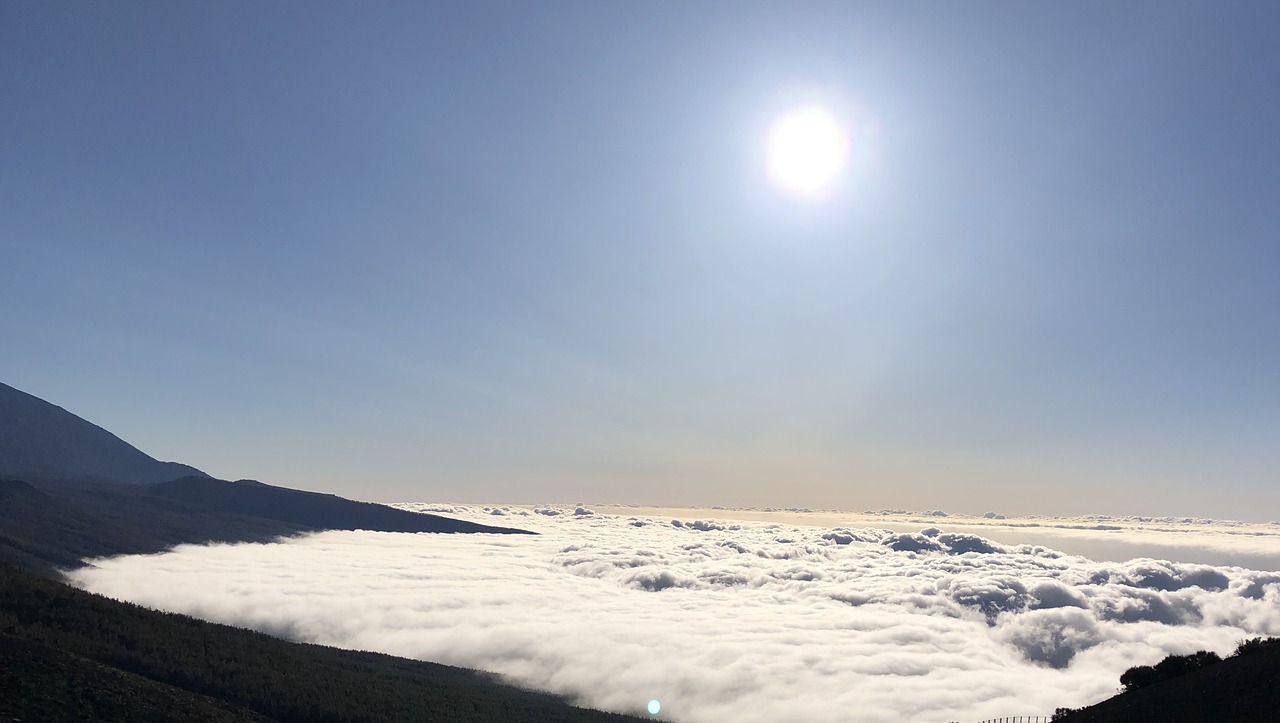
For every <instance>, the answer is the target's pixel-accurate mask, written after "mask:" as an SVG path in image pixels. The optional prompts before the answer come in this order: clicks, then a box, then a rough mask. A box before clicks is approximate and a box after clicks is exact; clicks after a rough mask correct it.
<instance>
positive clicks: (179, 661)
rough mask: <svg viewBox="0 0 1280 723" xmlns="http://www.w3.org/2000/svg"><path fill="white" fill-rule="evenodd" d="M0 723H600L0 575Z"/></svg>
mask: <svg viewBox="0 0 1280 723" xmlns="http://www.w3.org/2000/svg"><path fill="white" fill-rule="evenodd" d="M0 719H3V720H22V721H24V722H25V723H35V722H36V721H66V720H95V721H139V720H142V721H167V720H184V721H186V720H206V721H264V720H275V721H297V722H298V723H303V722H308V723H309V722H311V721H330V722H333V723H359V722H362V721H368V722H369V723H375V722H378V723H382V722H386V723H397V722H399V721H458V722H467V721H474V722H476V723H481V722H492V723H503V722H504V721H508V722H511V723H516V722H523V723H535V722H546V723H555V722H559V723H593V722H599V723H607V722H616V723H623V722H624V721H635V720H639V719H637V718H632V717H629V716H623V715H617V714H612V713H603V712H600V711H594V710H587V709H583V708H577V707H574V706H573V705H571V704H569V703H568V702H566V701H565V700H563V699H561V698H558V697H556V696H553V695H549V694H545V693H535V692H532V691H528V690H524V689H521V688H517V687H515V686H511V685H506V684H503V683H502V682H500V681H499V680H497V678H495V677H494V676H491V675H487V674H484V673H479V672H476V671H473V670H466V669H463V668H454V667H451V666H447V665H439V664H437V663H427V662H422V661H416V660H407V659H404V658H396V657H393V656H390V655H381V654H378V653H365V652H358V651H351V650H340V649H338V648H330V647H325V646H320V645H308V644H302V643H292V642H287V641H284V640H279V639H276V638H273V637H271V636H269V635H265V634H262V633H257V632H253V631H250V630H242V629H240V628H234V627H230V626H226V625H218V624H215V623H208V622H204V621H202V620H197V619H195V618H191V617H187V616H185V615H175V614H172V613H163V612H158V611H155V610H148V609H146V608H143V607H140V606H137V605H132V604H129V603H124V602H119V601H116V600H111V599H109V598H105V597H103V596H101V595H94V594H91V593H88V592H85V591H83V590H77V589H75V588H72V587H70V586H68V585H64V584H62V583H58V582H54V581H52V580H45V579H41V578H39V577H36V576H34V575H31V574H30V573H26V572H23V571H21V570H19V569H17V568H15V567H13V566H11V565H8V564H6V563H4V562H0Z"/></svg>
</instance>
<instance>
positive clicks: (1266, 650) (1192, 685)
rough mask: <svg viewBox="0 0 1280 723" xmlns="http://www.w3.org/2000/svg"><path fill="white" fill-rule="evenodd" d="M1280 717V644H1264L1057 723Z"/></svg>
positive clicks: (1200, 722) (1212, 722)
mask: <svg viewBox="0 0 1280 723" xmlns="http://www.w3.org/2000/svg"><path fill="white" fill-rule="evenodd" d="M1277 719H1280V645H1274V644H1273V645H1267V646H1261V647H1260V648H1259V649H1257V650H1254V651H1250V652H1247V653H1246V654H1237V655H1232V656H1230V657H1228V658H1226V659H1224V660H1222V661H1221V662H1217V663H1215V664H1213V665H1209V666H1206V667H1202V668H1200V669H1198V670H1194V671H1192V672H1188V673H1186V674H1184V675H1179V676H1176V677H1172V678H1169V679H1166V680H1161V681H1159V682H1156V683H1153V684H1151V685H1147V686H1144V687H1141V688H1137V689H1135V690H1129V691H1126V692H1124V693H1120V694H1119V695H1116V696H1114V697H1111V698H1108V699H1106V700H1104V701H1102V702H1101V703H1097V704H1094V705H1091V706H1089V707H1087V708H1081V709H1079V710H1074V711H1063V713H1062V714H1061V715H1059V716H1055V717H1054V721H1055V723H1057V722H1061V723H1220V722H1221V721H1258V722H1259V723H1261V721H1274V720H1277Z"/></svg>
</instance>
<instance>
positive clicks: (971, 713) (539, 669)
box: [69, 504, 1280, 723]
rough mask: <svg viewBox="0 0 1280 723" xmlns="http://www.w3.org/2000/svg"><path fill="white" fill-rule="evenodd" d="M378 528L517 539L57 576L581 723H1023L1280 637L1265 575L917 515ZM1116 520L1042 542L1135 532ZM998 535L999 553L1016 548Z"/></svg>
mask: <svg viewBox="0 0 1280 723" xmlns="http://www.w3.org/2000/svg"><path fill="white" fill-rule="evenodd" d="M402 506H404V507H406V508H409V509H417V510H422V511H437V512H440V513H446V514H450V515H452V516H455V517H460V518H464V519H472V520H477V521H486V522H490V523H493V522H495V521H499V524H504V525H507V526H512V527H521V528H524V529H529V530H534V531H536V532H539V533H540V535H538V536H536V537H533V536H523V535H520V536H505V535H438V534H396V533H376V532H326V533H320V534H315V535H309V536H305V537H300V538H293V539H288V540H282V541H279V542H276V543H271V544H238V545H209V546H193V545H184V546H181V547H178V548H176V549H175V550H173V551H171V552H168V553H164V554H159V555H146V556H127V557H118V558H111V559H103V560H94V561H92V564H91V565H89V566H86V567H84V568H81V569H79V570H76V571H73V572H71V573H70V575H69V576H70V578H71V579H72V581H73V582H74V583H75V584H77V585H79V586H81V587H84V588H86V589H88V590H92V591H94V592H99V593H103V594H106V595H110V596H112V597H116V598H120V599H125V600H131V601H134V602H138V603H141V604H144V605H148V606H152V607H156V608H161V609H165V610H172V611H178V612H183V613H188V614H191V615H196V616H198V617H201V618H205V619H208V620H215V621H219V622H224V623H231V624H235V625H241V626H245V627H250V628H255V629H258V630H263V631H266V632H269V633H273V634H276V635H281V636H284V637H288V638H290V639H295V640H303V641H308V642H317V643H323V644H329V645H336V646H341V647H344V648H354V649H363V650H378V651H382V652H386V653H392V654H395V655H402V656H406V657H412V658H420V659H424V660H432V661H437V662H443V663H449V664H453V665H461V666H466V667H471V668H478V669H482V670H488V671H493V672H496V673H499V674H501V675H503V676H506V677H507V678H508V679H509V680H511V681H513V682H516V683H519V684H522V685H526V686H529V687H534V688H538V689H542V690H549V691H553V692H556V693H562V694H566V695H568V696H570V697H572V699H573V700H575V701H576V702H578V703H580V704H582V705H587V706H590V707H597V708H604V709H608V710H614V711H621V712H631V713H637V714H642V713H643V712H644V710H645V706H646V704H647V703H648V701H650V700H651V699H657V700H659V701H661V704H662V712H661V713H660V715H659V716H658V717H660V718H664V719H671V720H677V721H686V722H688V723H712V722H719V721H728V720H732V721H740V722H742V723H764V722H766V721H768V722H769V723H773V722H775V721H779V720H790V721H819V722H820V721H866V722H868V723H872V722H876V721H884V722H885V723H889V722H892V723H901V722H902V721H922V722H923V721H931V722H937V723H942V722H944V721H978V720H984V719H989V718H994V717H1000V716H1014V715H1046V714H1049V713H1052V712H1053V710H1054V709H1055V708H1057V707H1059V706H1072V707H1075V706H1080V705H1085V704H1089V703H1093V702H1096V701H1098V700H1101V699H1104V698H1107V697H1109V696H1111V695H1113V694H1114V693H1115V692H1116V688H1117V684H1118V678H1119V675H1120V673H1121V672H1123V671H1124V670H1125V669H1126V668H1128V667H1131V666H1133V665H1138V664H1149V663H1153V662H1155V661H1157V660H1159V659H1160V658H1162V657H1164V656H1165V655H1167V654H1169V653H1179V654H1181V653H1189V652H1193V651H1195V650H1200V649H1208V650H1214V651H1217V652H1219V653H1222V654H1225V653H1228V652H1230V651H1231V650H1233V649H1234V647H1235V645H1236V643H1237V642H1238V641H1240V640H1241V639H1244V638H1248V637H1255V636H1258V635H1280V573H1276V572H1268V571H1259V570H1252V569H1247V568H1244V567H1238V566H1232V565H1210V564H1201V563H1195V562H1169V561H1164V560H1157V559H1150V558H1140V559H1133V560H1126V561H1105V562H1104V561H1095V560H1091V559H1088V558H1085V557H1082V556H1079V555H1070V554H1066V553H1064V552H1060V551H1057V550H1055V549H1051V548H1050V547H1046V546H1044V545H1041V544H1008V543H1001V542H996V541H994V540H993V539H991V538H989V537H985V536H981V535H978V534H974V533H973V532H971V531H970V530H972V529H975V528H978V527H980V525H983V524H987V525H991V524H994V521H993V520H991V519H989V518H988V519H985V520H981V519H978V520H970V521H968V522H966V521H962V520H949V519H947V518H946V516H945V515H942V514H940V513H938V514H933V515H930V516H928V517H926V518H925V519H924V521H925V522H930V523H931V524H928V525H916V526H915V529H914V531H904V526H906V525H908V524H909V523H910V521H911V518H910V516H906V517H903V516H901V515H899V516H898V517H897V518H895V519H896V522H895V524H893V525H890V526H885V527H877V526H873V525H866V526H819V525H807V524H796V520H797V516H796V515H795V514H790V515H789V514H787V513H783V512H777V513H772V512H767V513H753V514H750V515H739V517H747V518H751V519H736V520H735V519H730V518H731V517H733V515H732V514H730V513H728V512H723V511H714V512H711V511H708V512H707V514H704V515H701V516H693V515H688V514H686V515H684V516H679V515H674V516H667V515H662V516H659V515H657V514H649V513H646V512H645V511H640V510H630V511H629V510H621V511H619V513H618V514H604V513H603V511H602V510H597V511H594V512H593V511H592V510H591V509H588V508H586V507H581V506H577V507H572V506H571V507H536V508H527V507H514V506H511V507H478V506H440V505H412V504H410V505H402ZM793 512H794V511H793ZM803 512H805V513H808V512H810V511H807V510H806V511H803ZM713 515H714V516H717V517H716V518H713V517H712V516H713ZM1134 519H1137V520H1138V521H1137V522H1135V521H1134ZM1134 519H1128V520H1118V521H1117V520H1114V519H1112V520H1108V521H1106V522H1107V524H1101V523H1099V522H1098V521H1097V520H1086V521H1085V523H1087V524H1079V525H1070V524H1063V525H1057V526H1056V528H1057V532H1055V533H1054V534H1059V535H1061V534H1064V533H1063V530H1071V529H1076V528H1078V529H1077V531H1076V532H1075V533H1074V534H1078V535H1079V536H1080V539H1082V540H1088V539H1089V535H1097V534H1099V533H1101V532H1108V533H1116V532H1120V533H1124V531H1125V530H1126V529H1128V530H1130V531H1132V532H1134V533H1135V534H1137V533H1140V532H1142V531H1143V530H1146V529H1147V528H1150V527H1151V525H1152V521H1151V520H1149V519H1147V518H1134ZM772 520H777V521H772ZM1117 523H1118V524H1117ZM1154 523H1155V525H1156V527H1155V529H1156V531H1158V532H1160V534H1166V535H1167V534H1176V535H1180V536H1181V537H1184V538H1186V539H1185V541H1184V542H1183V543H1181V544H1183V545H1184V546H1187V547H1194V546H1195V541H1196V540H1204V541H1205V544H1206V546H1207V547H1210V548H1212V547H1213V546H1214V545H1217V546H1218V547H1220V548H1224V549H1232V548H1231V546H1232V545H1237V544H1240V543H1238V542H1235V541H1234V540H1235V539H1236V538H1239V539H1242V540H1245V541H1246V542H1247V543H1248V545H1249V546H1250V547H1249V550H1251V551H1253V552H1256V553H1258V554H1266V553H1267V552H1268V550H1270V551H1271V552H1273V553H1274V552H1280V535H1277V534H1274V531H1273V530H1268V529H1265V528H1259V529H1247V530H1243V531H1242V530H1235V529H1231V528H1230V527H1227V528H1225V529H1216V528H1215V527H1214V525H1213V522H1212V521H1195V520H1163V521H1162V520H1156V521H1154ZM1000 524H1006V521H1003V520H1001V521H1000ZM1007 524H1009V525H1014V526H1006V527H1001V528H999V530H1000V532H1001V534H1002V535H1004V536H1005V537H1007V536H1008V535H1011V534H1018V528H1017V527H1016V524H1015V523H1012V522H1008V523H1007ZM1024 524H1026V523H1024ZM1036 524H1039V523H1036ZM1179 525H1181V526H1182V528H1185V529H1182V528H1180V527H1179ZM891 527H892V528H896V529H890V528H891ZM1139 528H1142V529H1139ZM992 529H993V530H996V529H997V528H996V527H992ZM1037 532H1040V530H1038V529H1036V528H1027V530H1026V533H1027V535H1029V536H1028V537H1027V539H1035V538H1034V534H1035V533H1037ZM1232 535H1235V537H1234V538H1233V537H1232ZM1223 540H1226V542H1223Z"/></svg>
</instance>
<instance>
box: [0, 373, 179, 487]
mask: <svg viewBox="0 0 1280 723" xmlns="http://www.w3.org/2000/svg"><path fill="white" fill-rule="evenodd" d="M190 475H194V476H204V472H201V471H200V470H198V469H196V468H194V467H189V466H187V465H185V464H178V463H176V462H160V461H158V460H156V459H153V458H152V457H150V456H148V455H147V454H146V453H144V452H142V451H141V450H139V449H138V448H136V447H134V446H132V445H130V444H129V443H127V442H125V441H124V440H122V439H120V438H119V437H117V436H115V435H114V434H112V433H110V432H108V431H107V430H105V429H103V428H101V427H99V426H97V425H95V424H92V423H90V422H87V421H85V420H83V419H81V418H80V417H77V416H76V415H74V414H72V413H71V412H68V411H67V410H65V409H63V408H62V407H59V406H56V405H53V404H50V403H48V402H46V401H44V400H43V399H40V398H39V397H35V396H32V395H30V394H27V393H26V392H23V391H20V390H17V389H14V388H13V387H11V386H9V385H7V384H0V479H4V478H8V479H26V480H33V479H65V480H95V481H103V482H129V483H133V484H151V483H155V482H165V481H167V480H171V479H177V478H179V477H186V476H190Z"/></svg>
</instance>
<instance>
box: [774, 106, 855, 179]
mask: <svg viewBox="0 0 1280 723" xmlns="http://www.w3.org/2000/svg"><path fill="white" fill-rule="evenodd" d="M848 156H849V136H848V134H847V133H845V131H844V129H843V128H841V127H840V124H839V123H838V122H837V121H836V119H835V118H834V117H832V115H831V114H830V113H828V112H827V111H825V110H823V109H822V108H819V107H816V106H814V107H808V108H801V109H798V110H794V111H791V112H790V113H787V114H786V115H784V116H782V117H781V118H779V119H778V120H777V121H775V122H774V124H773V126H772V127H771V128H770V129H769V139H768V155H767V157H766V161H765V165H766V167H767V169H768V172H769V177H770V178H771V179H773V182H774V183H775V184H777V185H778V188H780V189H781V190H782V191H784V192H786V193H789V194H792V195H795V196H810V197H812V196H816V195H819V194H820V193H821V192H822V191H823V190H825V189H827V188H828V187H829V186H830V184H831V183H832V181H834V180H835V179H836V177H837V176H838V175H839V174H840V171H841V170H842V169H843V168H844V164H845V161H846V160H847V158H848Z"/></svg>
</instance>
